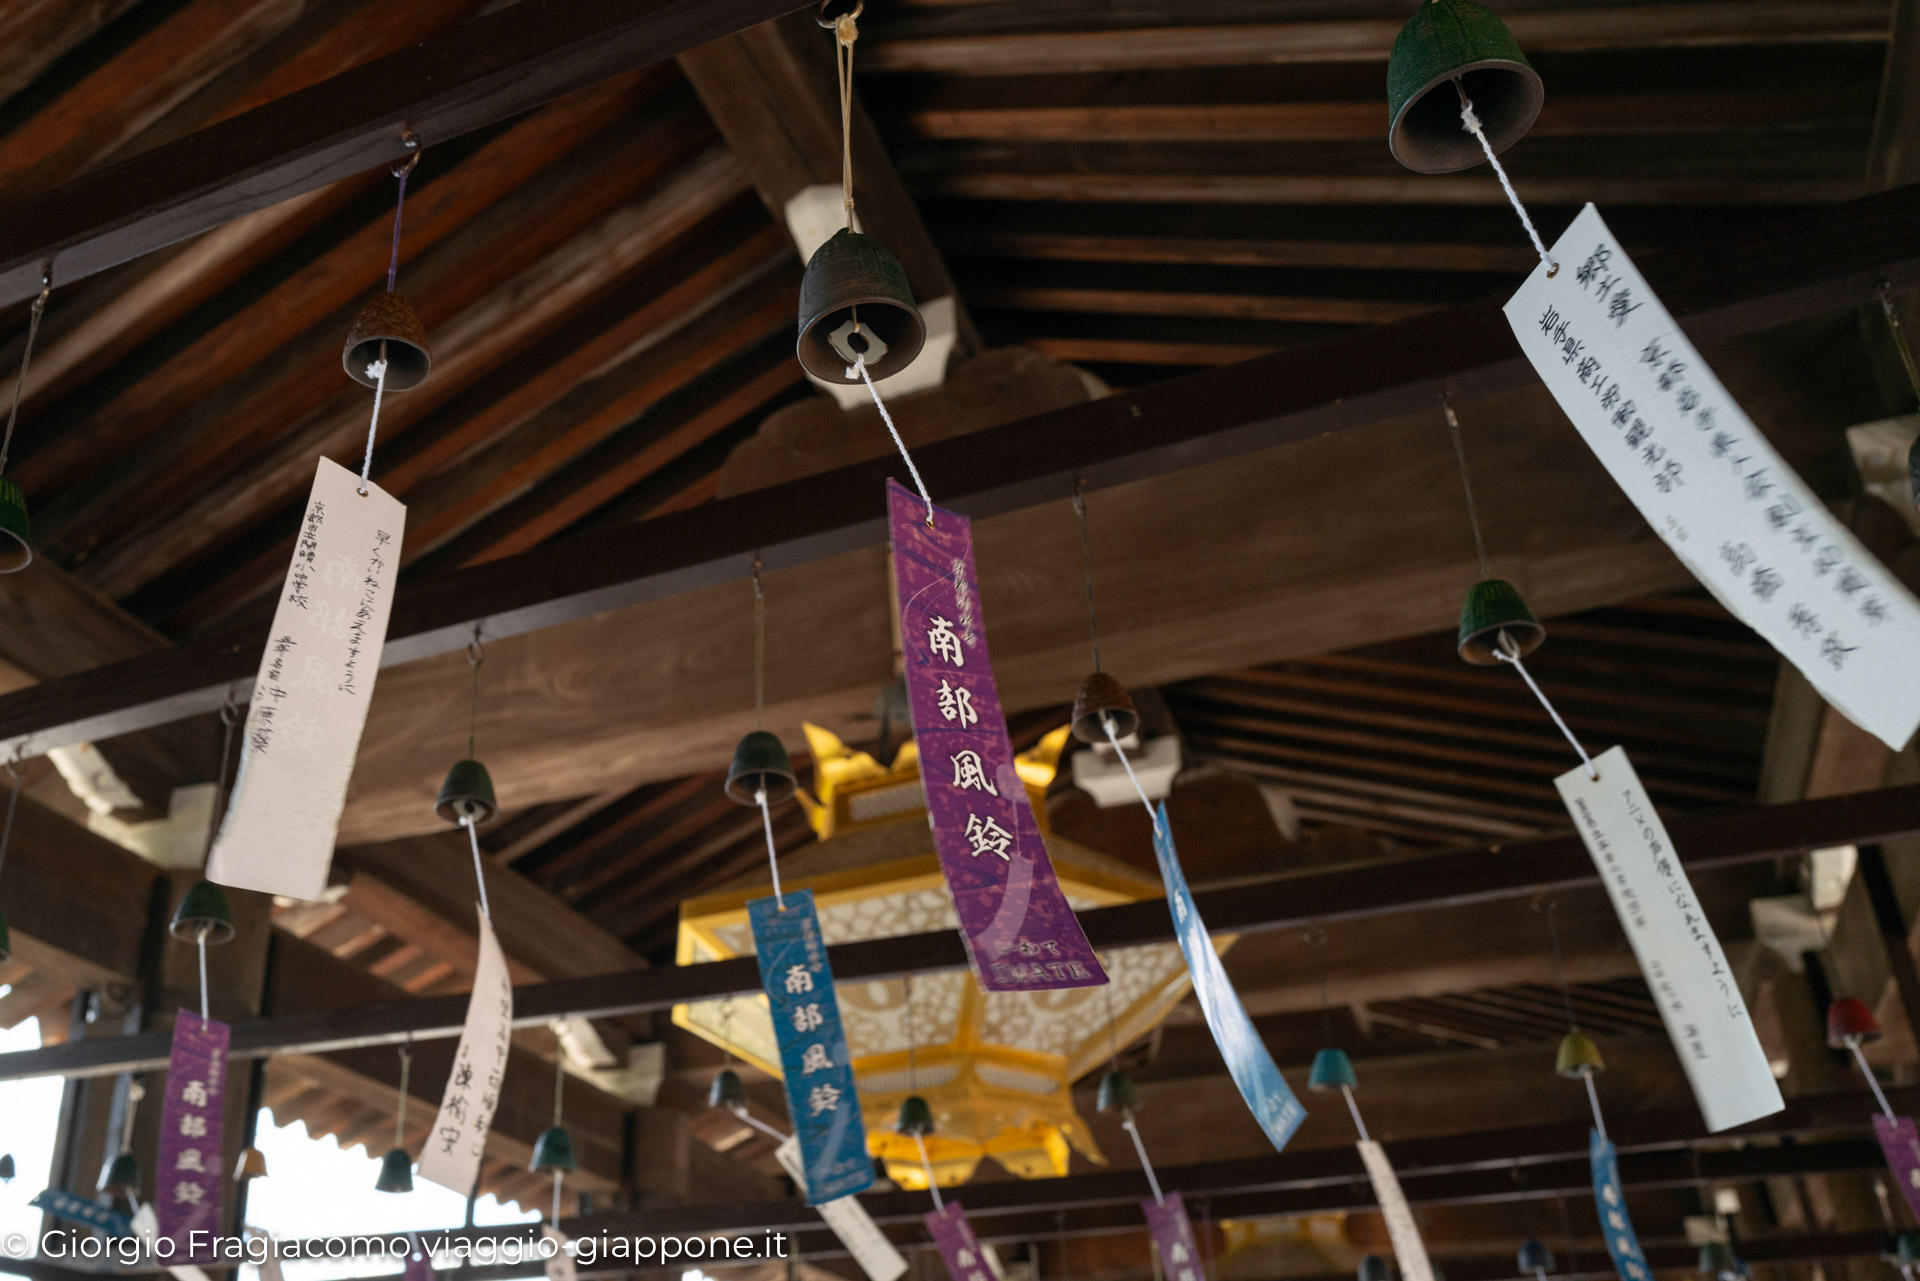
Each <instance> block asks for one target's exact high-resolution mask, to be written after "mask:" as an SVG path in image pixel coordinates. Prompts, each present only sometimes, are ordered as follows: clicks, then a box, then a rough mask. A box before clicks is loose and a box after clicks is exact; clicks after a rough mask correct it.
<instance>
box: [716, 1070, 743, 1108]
mask: <svg viewBox="0 0 1920 1281" xmlns="http://www.w3.org/2000/svg"><path fill="white" fill-rule="evenodd" d="M707 1106H708V1107H710V1108H720V1109H721V1110H722V1111H726V1112H731V1113H733V1114H734V1115H735V1116H740V1115H742V1114H744V1113H745V1112H746V1111H747V1087H746V1083H745V1082H743V1081H741V1079H740V1074H739V1073H738V1072H736V1071H734V1070H733V1069H732V1068H721V1069H720V1071H719V1073H718V1074H717V1075H716V1076H715V1077H714V1078H713V1084H712V1085H711V1086H709V1087H708V1089H707Z"/></svg>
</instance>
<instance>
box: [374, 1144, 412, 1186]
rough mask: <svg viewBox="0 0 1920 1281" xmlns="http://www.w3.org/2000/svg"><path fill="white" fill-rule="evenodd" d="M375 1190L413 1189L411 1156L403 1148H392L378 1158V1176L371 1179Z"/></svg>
mask: <svg viewBox="0 0 1920 1281" xmlns="http://www.w3.org/2000/svg"><path fill="white" fill-rule="evenodd" d="M373 1190H374V1191H375V1192H411V1191H413V1158H412V1157H411V1156H408V1155H407V1150H406V1149H405V1148H394V1149H392V1150H391V1151H389V1152H388V1153H387V1154H386V1155H385V1156H383V1157H381V1158H380V1177H379V1178H377V1179H375V1180H374V1181H373Z"/></svg>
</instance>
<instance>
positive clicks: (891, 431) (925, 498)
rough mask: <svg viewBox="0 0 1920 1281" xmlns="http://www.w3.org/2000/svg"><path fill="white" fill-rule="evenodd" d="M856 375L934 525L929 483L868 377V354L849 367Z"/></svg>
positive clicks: (861, 354)
mask: <svg viewBox="0 0 1920 1281" xmlns="http://www.w3.org/2000/svg"><path fill="white" fill-rule="evenodd" d="M863 341H864V340H863ZM855 374H858V375H859V376H860V381H861V382H863V383H865V384H866V385H867V392H868V394H869V395H871V396H872V397H873V403H874V407H875V408H877V409H878V410H879V411H880V421H881V422H883V423H885V424H886V425H887V434H888V435H890V436H892V437H893V444H894V447H895V448H896V449H898V450H899V451H900V457H901V458H902V459H903V460H904V461H905V462H906V464H907V470H908V471H909V472H910V473H912V475H913V487H914V488H915V489H918V490H919V491H920V501H922V502H924V503H925V504H926V505H927V524H928V525H929V526H931V525H932V524H933V498H932V496H931V495H930V494H928V493H927V482H926V481H924V480H921V479H920V469H919V468H918V467H915V466H914V465H913V455H912V454H909V453H908V452H907V442H906V441H904V440H902V439H900V430H899V428H897V427H895V426H894V425H893V415H892V414H890V413H888V412H887V404H886V402H885V401H883V400H881V399H880V389H879V388H878V387H875V386H874V385H873V379H872V378H870V377H868V375H867V353H866V352H864V351H863V352H861V353H860V354H859V355H857V356H855V357H854V358H853V363H852V364H851V365H848V366H847V377H849V378H851V377H853V376H854V375H855Z"/></svg>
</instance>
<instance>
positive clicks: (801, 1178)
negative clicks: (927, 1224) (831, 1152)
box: [773, 1138, 907, 1281]
mask: <svg viewBox="0 0 1920 1281" xmlns="http://www.w3.org/2000/svg"><path fill="white" fill-rule="evenodd" d="M773 1155H774V1156H775V1157H776V1158H777V1159H778V1160H779V1162H780V1168H781V1169H783V1170H785V1171H786V1172H787V1175H788V1177H790V1178H791V1179H792V1180H793V1182H794V1185H795V1186H796V1187H798V1188H800V1189H801V1191H802V1194H803V1195H804V1194H805V1189H806V1186H807V1167H806V1166H805V1165H804V1164H803V1158H802V1157H801V1155H800V1141H799V1140H798V1139H794V1138H789V1139H788V1140H787V1141H786V1142H785V1143H782V1144H781V1145H780V1146H779V1147H777V1148H775V1149H774V1150H773ZM814 1209H816V1210H818V1211H819V1212H820V1217H821V1218H822V1219H824V1220H825V1221H826V1224H827V1226H828V1227H830V1228H832V1229H833V1235H835V1236H837V1237H839V1238H840V1244H841V1245H844V1246H846V1247H847V1253H848V1254H851V1255H852V1256H853V1261H854V1262H855V1263H858V1264H859V1265H860V1270H861V1271H863V1272H865V1273H866V1274H867V1277H868V1281H894V1278H896V1277H898V1276H899V1275H900V1274H901V1273H903V1272H905V1271H906V1270H907V1261H906V1260H905V1259H904V1258H902V1257H901V1255H900V1251H898V1250H896V1249H894V1248H893V1242H891V1241H889V1240H887V1235H886V1233H884V1232H882V1231H881V1230H880V1227H879V1225H878V1224H876V1223H875V1222H874V1221H873V1216H872V1215H870V1214H868V1213H867V1207H865V1206H864V1205H861V1204H860V1202H859V1201H858V1200H856V1199H855V1198H853V1197H850V1196H843V1197H840V1198H839V1199H838V1200H834V1201H822V1202H821V1203H820V1204H819V1205H816V1206H814Z"/></svg>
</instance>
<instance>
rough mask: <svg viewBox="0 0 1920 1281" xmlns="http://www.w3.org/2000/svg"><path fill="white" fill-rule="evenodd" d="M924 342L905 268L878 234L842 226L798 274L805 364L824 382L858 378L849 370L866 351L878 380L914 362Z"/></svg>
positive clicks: (855, 381)
mask: <svg viewBox="0 0 1920 1281" xmlns="http://www.w3.org/2000/svg"><path fill="white" fill-rule="evenodd" d="M874 340H877V344H876V342H875V341H874ZM926 341H927V325H926V321H924V320H923V319H921V316H920V308H919V307H918V306H916V305H915V303H914V301H913V289H912V287H911V286H910V285H908V284H907V272H906V269H905V268H904V267H902V266H901V265H900V260H899V259H898V258H895V257H894V256H893V254H892V253H891V252H889V251H888V249H887V247H886V246H885V245H883V244H881V243H880V241H879V240H877V239H875V238H874V237H872V236H867V235H862V234H861V233H859V232H857V231H850V230H848V229H847V228H844V227H843V228H841V229H840V230H839V231H836V232H834V233H833V234H832V235H831V236H828V237H827V239H826V241H825V242H824V243H822V244H821V246H820V247H819V248H818V249H816V250H814V251H813V257H812V258H811V259H809V260H808V261H807V272H806V275H804V276H802V277H801V279H800V340H799V343H798V345H797V347H796V349H795V350H796V354H797V355H798V356H799V358H800V366H801V368H803V369H805V370H806V371H807V372H808V373H810V374H812V375H813V376H814V377H815V378H818V379H820V380H821V381H822V382H829V383H853V384H858V383H859V382H860V375H859V374H854V375H853V376H852V377H848V376H847V369H848V368H849V367H850V366H851V365H852V364H853V363H854V360H855V358H856V357H857V356H862V355H864V356H865V357H866V366H867V377H869V378H871V379H872V380H873V381H875V382H878V381H880V380H881V379H882V378H886V377H889V376H891V375H893V374H897V373H899V372H900V371H901V370H902V369H905V368H906V367H907V366H908V365H910V364H912V363H913V358H914V357H915V356H918V355H919V354H920V348H921V347H922V346H924V345H925V344H926ZM883 348H884V350H883Z"/></svg>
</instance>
